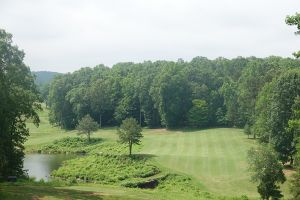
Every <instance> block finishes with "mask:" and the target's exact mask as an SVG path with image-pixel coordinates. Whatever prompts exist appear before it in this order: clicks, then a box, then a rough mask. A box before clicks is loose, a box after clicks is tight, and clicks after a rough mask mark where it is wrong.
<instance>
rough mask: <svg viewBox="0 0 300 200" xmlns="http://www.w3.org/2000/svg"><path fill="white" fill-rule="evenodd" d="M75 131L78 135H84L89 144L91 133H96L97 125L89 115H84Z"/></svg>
mask: <svg viewBox="0 0 300 200" xmlns="http://www.w3.org/2000/svg"><path fill="white" fill-rule="evenodd" d="M76 129H77V130H78V131H79V132H78V134H86V135H87V137H88V142H89V143H90V140H91V133H92V132H94V131H97V129H98V123H97V122H95V121H94V120H93V118H91V116H90V115H86V116H84V117H83V118H82V119H81V120H80V121H79V123H78V125H77V127H76Z"/></svg>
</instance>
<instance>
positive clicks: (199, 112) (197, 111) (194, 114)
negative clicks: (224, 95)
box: [188, 99, 208, 127]
mask: <svg viewBox="0 0 300 200" xmlns="http://www.w3.org/2000/svg"><path fill="white" fill-rule="evenodd" d="M207 123H208V107H207V103H206V101H204V100H201V99H194V100H193V106H192V108H191V109H190V110H189V112H188V124H189V125H190V126H192V127H205V126H207Z"/></svg>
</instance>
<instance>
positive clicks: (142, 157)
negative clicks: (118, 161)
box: [119, 154, 157, 161]
mask: <svg viewBox="0 0 300 200" xmlns="http://www.w3.org/2000/svg"><path fill="white" fill-rule="evenodd" d="M119 156H121V157H124V158H130V159H132V160H136V161H139V160H148V159H151V158H154V157H157V156H156V155H154V154H131V156H129V155H127V154H123V155H119Z"/></svg>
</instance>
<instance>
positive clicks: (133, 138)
mask: <svg viewBox="0 0 300 200" xmlns="http://www.w3.org/2000/svg"><path fill="white" fill-rule="evenodd" d="M117 133H118V135H119V141H120V142H121V143H125V144H128V147H129V155H131V153H132V145H133V144H140V142H141V138H142V137H143V135H142V128H141V126H140V125H139V124H138V122H137V120H136V119H134V118H127V119H125V120H123V121H122V124H121V126H120V128H119V129H118V132H117Z"/></svg>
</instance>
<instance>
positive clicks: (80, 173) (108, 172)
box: [52, 154, 160, 184]
mask: <svg viewBox="0 0 300 200" xmlns="http://www.w3.org/2000/svg"><path fill="white" fill-rule="evenodd" d="M159 172H160V170H159V169H158V168H157V167H156V166H155V165H153V164H152V163H151V161H149V160H148V158H145V157H144V156H132V157H129V156H126V155H110V154H102V155H89V156H84V157H80V158H76V159H72V160H68V161H66V162H65V163H64V165H63V166H62V167H60V168H59V169H58V170H56V171H54V172H53V173H52V175H53V176H54V177H59V178H62V179H64V180H72V181H74V182H77V181H79V182H80V181H85V182H94V183H95V182H98V183H102V184H104V183H105V184H122V182H124V181H128V180H130V179H133V178H147V177H150V176H154V175H156V174H158V173H159Z"/></svg>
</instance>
